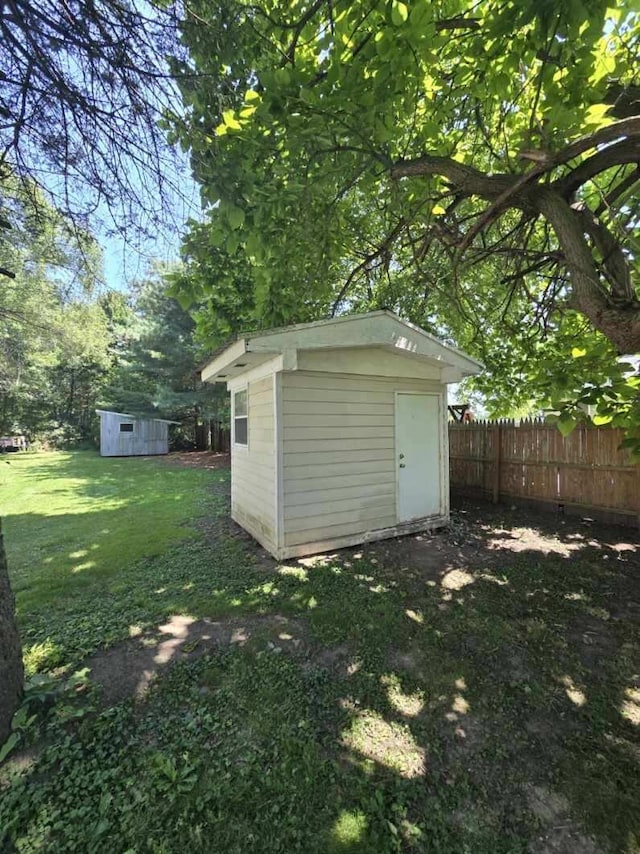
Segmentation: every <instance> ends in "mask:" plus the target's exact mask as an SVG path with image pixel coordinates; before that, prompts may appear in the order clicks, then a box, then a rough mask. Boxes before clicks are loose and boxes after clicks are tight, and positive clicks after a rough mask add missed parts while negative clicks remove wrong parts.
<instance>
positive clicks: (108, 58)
mask: <svg viewBox="0 0 640 854" xmlns="http://www.w3.org/2000/svg"><path fill="white" fill-rule="evenodd" d="M177 21H178V16H177V14H176V11H175V5H174V4H172V3H170V2H164V0H139V2H130V0H88V1H87V0H67V2H64V3H59V2H57V0H37V2H35V0H11V1H10V2H8V3H3V7H2V14H1V15H0V192H1V194H2V195H3V196H6V195H7V194H8V193H10V189H11V185H12V183H15V179H16V178H17V179H19V180H21V181H22V182H23V187H30V186H34V185H37V186H38V187H39V188H40V189H41V190H44V191H46V195H47V198H48V200H49V201H50V202H51V203H53V205H54V206H55V208H56V209H57V210H58V211H60V212H62V213H64V215H65V216H66V217H68V218H70V220H71V221H72V222H74V223H77V224H79V225H80V226H81V227H85V226H86V225H87V222H90V221H92V220H95V219H96V216H98V217H99V219H100V220H101V221H104V223H103V224H104V227H105V228H110V229H111V230H114V231H116V232H118V233H120V234H121V235H124V236H125V237H128V238H129V239H130V241H131V242H133V237H134V236H135V235H138V236H139V235H141V234H144V233H146V234H147V235H148V234H153V233H154V232H157V229H158V227H159V225H165V226H166V225H167V223H168V222H169V223H170V224H171V226H172V227H173V228H175V227H176V225H177V223H176V220H175V215H174V214H173V208H174V205H175V201H176V199H177V198H179V197H180V196H181V190H182V188H181V186H180V178H179V177H178V172H179V164H178V162H177V160H176V158H175V152H173V151H172V150H171V148H170V147H169V146H167V144H166V140H165V136H164V133H163V131H162V130H161V128H160V125H159V122H160V120H161V119H162V117H163V114H164V112H165V111H166V110H169V109H174V108H175V107H176V106H177V104H178V102H179V98H178V93H177V89H176V87H175V84H174V81H173V77H172V75H171V72H170V69H169V67H168V64H167V59H166V57H167V54H168V53H169V52H176V51H179V43H178V40H177ZM180 224H181V223H180Z"/></svg>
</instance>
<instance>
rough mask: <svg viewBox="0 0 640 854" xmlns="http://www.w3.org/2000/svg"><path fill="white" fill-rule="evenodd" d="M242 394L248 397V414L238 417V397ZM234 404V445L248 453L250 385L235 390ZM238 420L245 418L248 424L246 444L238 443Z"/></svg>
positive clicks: (232, 420)
mask: <svg viewBox="0 0 640 854" xmlns="http://www.w3.org/2000/svg"><path fill="white" fill-rule="evenodd" d="M242 392H244V393H245V395H246V400H247V407H246V408H247V414H246V415H236V395H237V394H242ZM232 404H233V417H232V419H231V422H232V429H233V443H232V444H233V447H234V448H238V449H242V450H245V451H248V450H249V386H248V385H245V386H242V387H241V388H236V389H234V391H233V395H232ZM238 418H244V420H245V421H246V424H247V441H246V442H237V441H236V419H238Z"/></svg>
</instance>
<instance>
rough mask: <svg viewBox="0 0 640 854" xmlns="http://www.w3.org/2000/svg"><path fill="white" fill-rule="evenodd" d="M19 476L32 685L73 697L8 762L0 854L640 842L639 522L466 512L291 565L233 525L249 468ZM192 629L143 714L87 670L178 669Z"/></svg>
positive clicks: (56, 463) (34, 727)
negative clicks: (98, 685) (433, 531)
mask: <svg viewBox="0 0 640 854" xmlns="http://www.w3.org/2000/svg"><path fill="white" fill-rule="evenodd" d="M0 467H1V468H2V471H1V472H0V474H1V477H2V480H1V482H0V489H1V490H2V493H1V494H2V507H1V508H0V509H1V511H2V514H3V516H4V517H5V521H4V525H5V534H6V540H7V545H8V549H9V559H10V563H11V572H12V577H13V580H14V585H15V589H16V594H17V601H18V609H19V615H20V623H21V628H22V632H23V638H24V640H25V647H26V650H27V662H28V666H29V670H30V672H35V671H38V670H39V671H43V672H47V671H50V672H52V673H53V674H54V676H56V678H57V683H56V684H57V685H59V686H62V687H59V688H58V689H57V691H58V693H57V695H56V697H57V699H56V702H55V703H54V704H53V705H51V702H47V703H43V704H40V705H38V704H37V703H36V702H35V701H33V702H32V704H31V711H32V712H37V713H38V716H37V718H36V720H35V721H34V722H33V723H32V724H31V726H30V727H29V728H27V731H26V733H25V735H24V746H27V747H28V748H29V749H28V750H27V751H26V752H24V753H23V754H22V755H21V754H19V753H18V754H17V755H16V757H15V759H14V760H13V762H12V761H9V762H8V763H7V764H6V765H5V769H4V776H2V772H0V779H2V780H3V783H1V784H0V785H2V786H3V788H2V789H0V849H2V833H3V832H4V834H5V842H6V844H7V845H9V844H12V845H14V846H15V848H16V849H17V850H18V851H21V852H32V851H56V852H58V851H60V852H65V851H69V852H71V851H73V852H77V851H89V852H110V854H111V852H138V853H139V854H142V852H158V854H160V852H163V853H164V852H167V854H169V852H178V851H180V852H184V851H188V852H192V851H194V852H225V853H226V852H238V854H240V852H298V851H300V852H325V851H326V852H372V854H373V852H394V851H424V852H443V854H444V853H445V852H446V854H449V852H454V853H456V854H457V852H460V854H463V852H473V854H475V852H480V854H483V852H486V854H489V852H498V854H499V852H531V851H535V852H537V851H540V852H549V854H551V852H569V854H571V852H587V854H589V852H596V851H615V852H624V854H632V852H637V851H639V850H640V844H639V840H640V836H639V834H640V812H639V810H638V803H640V775H639V774H638V758H639V755H640V742H639V739H638V732H639V730H640V683H639V682H638V679H639V675H638V662H639V661H640V656H639V651H640V646H639V643H638V634H637V623H634V618H635V619H636V620H637V606H636V604H635V603H636V602H637V592H638V577H639V570H640V549H639V548H638V541H637V537H634V535H633V534H632V533H630V532H624V531H623V530H622V529H613V528H612V529H599V528H597V527H596V526H589V527H587V526H584V525H582V526H581V525H580V523H577V524H575V525H571V524H570V523H568V522H567V523H566V524H565V523H564V522H562V524H560V521H559V520H557V519H555V518H554V517H543V516H541V517H539V518H538V519H533V518H527V517H525V516H523V514H520V515H518V514H517V513H511V512H510V511H493V510H491V509H490V508H474V507H468V508H466V510H465V511H464V512H461V513H460V512H459V513H458V514H456V516H455V519H454V525H453V526H452V528H451V530H449V531H447V532H442V533H439V534H437V535H434V536H433V537H422V538H420V537H411V538H406V539H404V540H401V541H392V542H390V543H385V544H380V545H378V546H372V547H368V548H366V549H352V550H349V551H345V552H342V553H340V554H339V555H335V556H331V557H329V558H328V559H326V560H324V561H307V562H300V563H297V562H288V563H287V564H286V565H278V564H277V563H276V562H274V561H271V560H269V559H266V558H265V556H264V553H262V552H261V551H260V550H259V549H258V548H257V547H255V546H254V545H253V544H252V542H251V541H250V540H249V539H248V538H246V537H245V536H243V535H239V534H238V532H237V529H235V528H234V526H233V525H232V524H230V523H229V521H228V518H227V515H226V514H227V499H226V495H225V492H226V488H227V487H226V483H227V480H228V473H227V472H226V471H218V470H205V469H197V468H187V467H182V466H179V465H177V464H172V463H171V462H170V461H167V460H155V461H154V460H101V459H100V458H99V457H97V456H95V455H91V454H55V455H53V454H52V455H40V456H36V455H34V456H28V455H24V456H21V457H18V456H17V455H16V456H15V457H11V459H10V465H7V466H4V464H3V463H2V462H1V461H0ZM523 519H526V525H525V524H524V523H523ZM556 526H557V530H556ZM176 615H184V617H183V619H182V621H180V620H174V621H173V622H175V623H176V624H177V625H182V626H186V629H185V632H184V635H183V636H180V637H179V638H178V639H177V640H176V641H175V643H174V641H173V640H171V641H170V644H169V646H171V644H172V643H174V646H173V647H171V654H173V655H175V656H176V658H180V659H181V660H179V661H178V663H175V664H173V665H172V666H170V667H166V668H165V669H164V670H163V671H162V672H161V674H160V676H159V677H158V678H157V680H156V681H155V683H154V684H153V685H152V688H151V689H150V690H149V692H148V693H147V695H146V696H145V697H144V698H143V699H138V700H135V699H134V698H133V697H132V698H130V699H125V700H124V701H121V702H117V703H116V704H115V705H113V704H111V703H107V704H106V705H105V703H104V702H101V701H100V696H99V692H98V691H97V690H96V689H95V688H92V686H91V684H90V683H89V685H88V686H87V685H85V684H84V683H83V682H81V683H80V685H79V686H78V685H77V684H76V683H74V682H73V680H72V682H71V683H69V682H67V683H65V680H67V679H68V676H69V673H71V671H72V670H73V669H74V668H75V667H76V666H78V665H79V664H80V662H81V661H82V659H83V658H84V657H85V656H87V655H88V654H90V653H92V654H93V656H94V657H93V658H91V659H90V660H89V661H90V663H91V664H92V666H93V668H94V672H95V673H96V674H98V673H100V672H103V671H101V670H100V665H101V663H102V664H103V665H104V662H105V661H111V668H112V670H113V669H114V662H115V664H116V665H117V666H120V665H121V666H122V667H123V668H129V669H131V670H133V671H136V668H137V670H138V671H140V672H139V673H138V672H137V671H136V672H134V674H133V675H134V676H136V677H137V676H138V675H140V674H141V673H142V671H143V669H144V668H145V667H147V666H152V667H153V666H155V664H154V662H155V663H156V664H157V661H158V660H160V659H161V658H162V655H161V653H162V649H163V647H162V644H163V642H165V641H166V638H167V635H166V633H165V634H163V632H166V627H165V629H162V630H158V628H157V627H158V626H161V625H162V624H163V623H165V622H167V621H168V620H170V618H171V617H175V616H176ZM187 616H188V618H187ZM202 618H205V619H208V620H209V621H210V622H204V623H203V622H197V621H198V620H201V619H202ZM192 620H193V621H195V622H193V621H192ZM212 621H213V622H212ZM127 639H129V640H127ZM120 642H121V643H120ZM105 647H109V648H110V649H108V650H106V651H105V652H104V653H102V652H100V650H101V649H103V648H105ZM180 649H181V650H182V652H181V653H180V655H178V651H179V650H180ZM186 653H188V655H187V654H186ZM111 655H114V656H115V658H113V659H110V658H109V656H111ZM106 672H109V671H108V670H107V671H106ZM115 676H117V673H116V674H115V675H114V678H115ZM90 677H91V673H90V674H89V678H90ZM102 678H103V680H104V675H103V677H102ZM65 684H66V685H67V690H66V691H65V690H64V685H65ZM105 691H106V689H105ZM29 751H30V752H29Z"/></svg>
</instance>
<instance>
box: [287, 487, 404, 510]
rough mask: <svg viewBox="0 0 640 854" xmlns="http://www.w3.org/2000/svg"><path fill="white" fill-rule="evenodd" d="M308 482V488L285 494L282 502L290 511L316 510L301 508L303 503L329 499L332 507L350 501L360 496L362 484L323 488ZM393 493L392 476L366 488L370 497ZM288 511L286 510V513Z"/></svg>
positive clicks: (391, 494)
mask: <svg viewBox="0 0 640 854" xmlns="http://www.w3.org/2000/svg"><path fill="white" fill-rule="evenodd" d="M304 482H305V481H300V483H304ZM308 483H309V487H310V488H309V489H308V490H305V491H301V492H290V493H289V494H288V495H286V496H285V499H284V503H285V507H290V508H291V510H292V511H294V510H295V511H297V510H298V509H300V510H301V512H305V513H309V514H311V513H313V512H316V511H315V510H313V509H309V510H306V509H305V510H302V509H301V508H303V507H304V505H305V504H314V505H318V504H321V503H323V502H327V501H331V506H332V507H337V506H338V505H339V504H340V502H341V501H345V500H349V501H351V500H352V499H354V498H358V499H360V498H362V493H363V490H362V485H361V484H360V483H358V484H357V485H356V486H345V485H342V486H334V487H331V486H328V487H325V488H324V489H315V488H314V486H315V485H316V483H315V480H314V481H313V482H308ZM394 494H395V480H394V478H389V479H388V480H387V481H386V482H377V483H370V484H368V485H367V488H366V495H367V497H368V498H372V497H373V496H375V495H385V496H387V497H390V496H391V497H392V496H393V495H394ZM289 512H290V511H289V510H287V513H289ZM291 515H299V514H298V513H297V512H292V514H291Z"/></svg>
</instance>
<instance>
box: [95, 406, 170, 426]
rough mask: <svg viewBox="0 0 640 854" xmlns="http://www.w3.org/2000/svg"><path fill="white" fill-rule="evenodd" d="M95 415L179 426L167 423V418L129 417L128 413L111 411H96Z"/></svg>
mask: <svg viewBox="0 0 640 854" xmlns="http://www.w3.org/2000/svg"><path fill="white" fill-rule="evenodd" d="M96 415H117V416H118V418H130V419H131V421H161V422H162V423H163V424H179V423H180V422H179V421H169V419H168V418H151V417H146V416H143V415H129V413H128V412H114V411H113V410H112V409H96Z"/></svg>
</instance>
